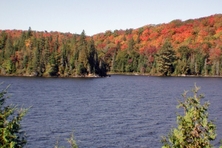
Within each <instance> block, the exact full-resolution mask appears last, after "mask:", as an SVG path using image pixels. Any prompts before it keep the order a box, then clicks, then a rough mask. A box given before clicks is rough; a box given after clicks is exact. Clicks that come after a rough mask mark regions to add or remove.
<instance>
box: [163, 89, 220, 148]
mask: <svg viewBox="0 0 222 148" xmlns="http://www.w3.org/2000/svg"><path fill="white" fill-rule="evenodd" d="M199 89H200V88H199V87H197V86H196V85H195V87H194V89H193V93H194V96H193V97H187V92H185V93H184V94H183V98H184V101H183V102H181V101H179V105H178V108H183V109H184V114H183V115H180V114H178V115H177V124H178V127H177V128H174V129H172V130H171V132H170V133H169V135H168V136H167V137H163V139H162V143H163V147H162V148H210V147H212V145H211V143H210V141H212V140H214V139H215V138H216V125H215V124H214V123H213V122H212V121H209V120H208V112H207V110H208V107H209V102H205V103H204V104H201V101H202V100H201V99H202V98H203V95H199V94H198V90H199Z"/></svg>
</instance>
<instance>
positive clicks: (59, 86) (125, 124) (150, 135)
mask: <svg viewBox="0 0 222 148" xmlns="http://www.w3.org/2000/svg"><path fill="white" fill-rule="evenodd" d="M2 81H4V84H3V85H2V86H1V87H4V86H6V85H8V84H11V86H10V88H9V93H10V94H11V98H10V99H9V100H8V101H7V102H10V103H11V102H12V103H13V104H18V105H19V106H23V107H26V108H27V107H30V106H32V107H31V109H30V110H29V112H28V113H27V115H26V116H25V117H24V119H23V121H22V127H23V130H25V131H26V133H27V136H28V138H27V140H28V143H27V145H26V147H28V148H33V147H34V148H46V147H47V148H48V147H51V148H53V147H54V146H55V144H56V141H59V144H60V145H63V146H66V147H68V146H69V145H68V143H67V142H66V139H67V138H69V137H70V135H71V134H72V133H73V132H74V136H75V139H76V141H77V144H78V146H79V147H80V148H115V147H117V148H126V147H129V148H135V147H137V148H149V147H152V148H154V147H161V143H160V140H161V136H164V135H167V133H168V132H169V131H170V129H171V128H172V127H176V112H180V110H178V109H176V105H177V99H182V98H181V94H182V93H183V91H184V90H191V89H192V88H193V86H194V83H196V84H197V86H201V90H200V92H201V93H204V94H205V99H204V100H205V101H210V103H211V104H210V107H209V113H210V116H209V117H210V119H214V120H215V123H216V125H217V134H218V136H217V137H218V138H217V139H216V141H214V142H213V143H214V145H215V146H217V147H218V145H219V140H220V139H222V126H221V125H222V117H221V115H222V103H221V102H222V91H221V90H222V78H197V77H195V78H191V77H148V76H123V75H113V76H111V77H108V78H32V77H0V82H2ZM190 95H191V96H192V93H190Z"/></svg>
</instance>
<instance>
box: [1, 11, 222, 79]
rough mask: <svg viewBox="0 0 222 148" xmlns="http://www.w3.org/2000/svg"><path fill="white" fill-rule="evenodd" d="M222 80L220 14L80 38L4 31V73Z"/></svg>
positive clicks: (45, 33)
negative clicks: (115, 75)
mask: <svg viewBox="0 0 222 148" xmlns="http://www.w3.org/2000/svg"><path fill="white" fill-rule="evenodd" d="M107 73H108V74H115V73H118V74H120V73H121V74H122V73H123V74H126V73H127V74H146V75H154V76H189V75H192V76H221V75H222V14H215V15H211V16H207V17H202V18H197V19H190V20H185V21H182V20H179V19H178V20H173V21H171V22H169V23H164V24H157V25H153V24H150V25H146V26H143V27H140V28H136V29H126V30H114V31H111V30H107V31H105V32H104V33H98V34H95V35H92V36H87V35H86V34H85V31H84V30H83V31H82V33H81V34H72V33H61V32H47V31H34V30H32V29H31V27H29V28H28V30H0V75H4V76H5V75H6V76H43V77H51V76H56V77H58V76H59V77H76V76H81V77H89V76H93V77H97V76H102V77H103V76H107Z"/></svg>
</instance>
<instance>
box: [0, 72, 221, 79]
mask: <svg viewBox="0 0 222 148" xmlns="http://www.w3.org/2000/svg"><path fill="white" fill-rule="evenodd" d="M112 75H126V76H127V75H128V76H148V77H149V76H150V77H184V78H186V77H190V78H191V77H195V78H198V77H199V78H222V76H211V75H206V76H204V75H171V76H160V75H151V74H148V73H144V74H141V73H114V72H108V73H107V75H106V76H98V75H84V76H67V75H66V76H61V75H58V76H36V75H0V77H39V78H41V77H42V78H104V77H111V76H112Z"/></svg>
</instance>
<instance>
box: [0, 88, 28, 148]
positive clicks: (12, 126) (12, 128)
mask: <svg viewBox="0 0 222 148" xmlns="http://www.w3.org/2000/svg"><path fill="white" fill-rule="evenodd" d="M6 94H7V88H6V89H3V90H1V91H0V147H1V148H22V147H23V146H24V145H25V144H26V137H25V133H24V132H23V131H21V125H20V121H21V120H22V118H23V117H24V115H25V114H26V112H27V109H20V110H19V109H18V108H17V107H16V106H15V105H5V101H6V99H7V98H8V96H6Z"/></svg>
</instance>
